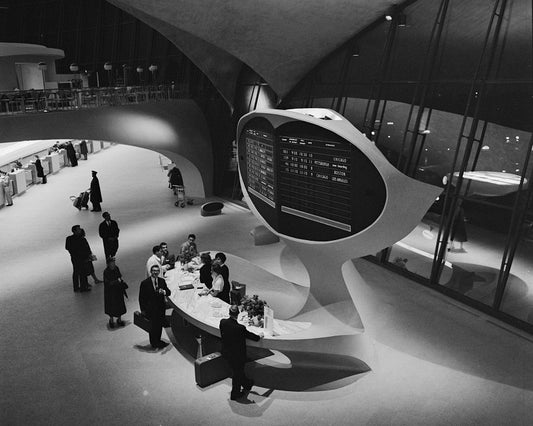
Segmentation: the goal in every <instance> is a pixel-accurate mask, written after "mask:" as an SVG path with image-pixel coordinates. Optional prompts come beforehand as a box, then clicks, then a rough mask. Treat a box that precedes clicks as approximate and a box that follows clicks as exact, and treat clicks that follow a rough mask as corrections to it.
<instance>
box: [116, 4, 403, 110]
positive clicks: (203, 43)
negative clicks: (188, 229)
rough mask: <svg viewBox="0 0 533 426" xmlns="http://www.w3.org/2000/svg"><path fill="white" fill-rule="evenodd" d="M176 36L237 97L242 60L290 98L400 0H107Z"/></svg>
mask: <svg viewBox="0 0 533 426" xmlns="http://www.w3.org/2000/svg"><path fill="white" fill-rule="evenodd" d="M107 1H109V2H110V3H112V4H114V5H115V6H117V7H119V8H121V9H123V10H125V11H127V12H128V13H130V14H132V15H134V16H135V17H137V18H138V19H140V20H142V21H144V22H146V23H147V24H148V25H151V26H152V27H153V28H155V29H156V30H158V31H159V32H161V34H163V35H164V36H166V37H167V38H169V40H170V41H172V42H173V43H174V44H175V45H176V46H177V47H178V48H179V49H181V50H182V51H183V53H184V54H185V55H187V56H189V58H190V59H191V60H192V61H193V62H194V63H195V64H196V65H197V66H198V67H199V68H200V69H201V70H202V71H203V72H204V73H205V74H206V75H207V77H208V78H210V80H211V82H212V83H213V84H214V85H215V87H217V88H218V89H219V90H220V92H221V93H222V94H223V96H224V97H225V98H226V100H228V101H229V102H230V104H231V103H232V102H231V100H232V99H233V93H232V89H233V88H234V87H235V83H236V79H237V77H238V70H240V63H241V62H242V63H245V64H247V65H248V66H249V67H250V68H252V69H253V70H254V71H255V72H257V73H258V74H259V75H260V76H261V77H263V78H264V79H265V81H266V82H267V83H268V84H269V85H270V86H271V87H272V89H273V90H274V91H275V92H276V93H277V95H278V96H280V97H281V98H283V97H284V96H285V95H286V94H287V93H288V92H289V91H290V90H291V89H292V88H293V87H294V86H295V85H296V84H297V83H298V82H299V81H300V80H301V79H302V78H303V77H304V76H305V75H306V74H307V73H308V72H309V71H310V70H311V69H312V68H313V67H314V66H316V65H317V64H318V63H319V62H320V60H321V59H323V58H324V57H325V56H327V55H328V54H329V53H331V52H332V51H333V50H335V49H336V48H337V47H339V46H340V45H342V44H343V43H344V42H346V41H347V40H348V39H349V38H351V37H352V36H354V35H355V34H356V33H358V32H359V31H361V30H362V29H364V28H365V27H366V26H368V25H369V24H371V23H372V22H374V21H375V20H376V19H378V18H379V17H380V16H382V15H384V14H385V12H387V11H388V10H389V9H390V8H391V7H392V6H394V5H396V4H399V3H401V1H399V0H396V1H394V0H268V1H267V0H202V1H198V0H158V1H153V0H107Z"/></svg>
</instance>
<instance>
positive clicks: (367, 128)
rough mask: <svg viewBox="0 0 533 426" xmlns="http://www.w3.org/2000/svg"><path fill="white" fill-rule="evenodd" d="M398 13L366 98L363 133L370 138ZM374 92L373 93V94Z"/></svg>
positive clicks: (387, 70)
mask: <svg viewBox="0 0 533 426" xmlns="http://www.w3.org/2000/svg"><path fill="white" fill-rule="evenodd" d="M399 12H401V10H399V11H398V13H399ZM398 13H396V14H395V15H394V16H393V19H392V21H391V24H390V26H389V31H388V32H387V40H386V41H385V46H384V48H383V55H382V56H381V61H380V66H379V68H380V73H379V77H378V79H377V80H375V81H374V84H372V90H371V93H370V97H369V99H368V102H367V105H366V109H365V115H364V118H363V129H362V130H363V133H365V134H366V135H367V137H369V138H370V139H372V138H371V135H372V132H373V131H374V130H375V125H376V118H377V116H378V112H379V108H380V106H382V105H381V99H382V95H383V82H384V81H385V80H387V78H388V75H389V71H390V62H391V56H392V51H393V47H394V41H395V39H396V34H397V32H398V31H397V30H398ZM374 94H375V95H374ZM372 102H373V105H372V108H370V104H371V103H372ZM382 109H383V111H384V110H385V107H384V105H383V106H382ZM370 110H372V112H371V114H370V118H369V117H368V114H369V111H370Z"/></svg>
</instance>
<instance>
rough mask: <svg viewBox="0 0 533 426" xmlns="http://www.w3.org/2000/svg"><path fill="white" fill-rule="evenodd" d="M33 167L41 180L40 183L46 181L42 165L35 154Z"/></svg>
mask: <svg viewBox="0 0 533 426" xmlns="http://www.w3.org/2000/svg"><path fill="white" fill-rule="evenodd" d="M35 169H37V177H40V178H41V179H42V180H43V181H42V183H46V175H45V174H44V170H43V165H42V164H41V160H40V159H39V156H38V155H36V156H35Z"/></svg>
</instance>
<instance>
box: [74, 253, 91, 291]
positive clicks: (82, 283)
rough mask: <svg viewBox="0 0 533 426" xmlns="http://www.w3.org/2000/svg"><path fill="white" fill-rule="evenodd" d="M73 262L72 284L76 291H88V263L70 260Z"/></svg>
mask: <svg viewBox="0 0 533 426" xmlns="http://www.w3.org/2000/svg"><path fill="white" fill-rule="evenodd" d="M70 260H71V261H72V284H73V287H74V291H78V290H86V289H87V288H88V287H89V282H88V281H87V266H86V263H87V262H86V261H85V260H83V261H79V260H74V259H70Z"/></svg>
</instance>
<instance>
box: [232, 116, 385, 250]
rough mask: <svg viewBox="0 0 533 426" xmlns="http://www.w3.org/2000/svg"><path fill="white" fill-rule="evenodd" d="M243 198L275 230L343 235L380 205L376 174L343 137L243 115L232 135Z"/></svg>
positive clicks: (316, 236)
mask: <svg viewBox="0 0 533 426" xmlns="http://www.w3.org/2000/svg"><path fill="white" fill-rule="evenodd" d="M238 162H239V172H240V173H241V177H242V181H243V184H244V187H245V188H246V190H247V194H248V195H249V200H248V201H249V202H250V203H251V204H252V205H253V206H254V207H255V209H256V211H257V213H258V214H259V215H260V216H261V218H262V219H263V220H264V221H265V222H266V223H268V225H269V226H270V227H272V229H274V230H275V231H277V232H279V233H280V234H281V235H286V236H289V237H294V238H300V239H303V240H307V241H332V240H336V239H340V238H345V237H348V236H350V235H353V234H355V233H357V232H360V231H362V230H364V229H366V228H367V227H368V226H370V225H371V224H372V223H373V222H374V221H375V220H376V219H377V218H378V217H379V215H380V213H381V211H382V210H383V207H384V205H385V199H386V190H385V184H384V182H383V179H382V178H381V176H380V174H379V172H378V170H377V169H376V167H375V166H374V165H373V164H372V162H371V161H370V159H369V158H368V157H367V156H366V155H365V154H364V153H363V152H362V151H361V150H360V149H359V148H357V147H356V146H355V145H354V144H352V143H350V141H349V140H346V139H345V138H343V137H341V136H339V135H337V134H335V133H334V132H332V131H330V130H328V129H324V128H321V127H319V126H316V125H313V124H311V123H306V122H302V121H297V120H293V121H289V122H286V123H281V124H277V126H274V125H273V123H272V122H271V121H269V120H267V119H266V118H264V117H256V118H253V119H252V120H250V121H249V122H248V123H246V125H245V126H244V127H243V128H242V129H241V130H240V134H239V135H238Z"/></svg>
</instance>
